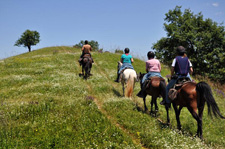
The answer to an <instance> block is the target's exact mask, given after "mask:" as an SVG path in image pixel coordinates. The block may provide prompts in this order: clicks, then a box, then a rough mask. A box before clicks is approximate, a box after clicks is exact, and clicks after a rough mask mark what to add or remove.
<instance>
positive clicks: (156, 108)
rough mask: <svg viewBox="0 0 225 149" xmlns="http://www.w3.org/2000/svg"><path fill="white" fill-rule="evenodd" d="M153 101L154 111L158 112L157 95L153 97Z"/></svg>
mask: <svg viewBox="0 0 225 149" xmlns="http://www.w3.org/2000/svg"><path fill="white" fill-rule="evenodd" d="M154 103H155V111H156V112H158V110H159V107H158V105H157V96H156V97H154Z"/></svg>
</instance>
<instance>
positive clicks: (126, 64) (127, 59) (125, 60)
mask: <svg viewBox="0 0 225 149" xmlns="http://www.w3.org/2000/svg"><path fill="white" fill-rule="evenodd" d="M129 52H130V49H129V48H125V49H124V53H125V54H123V55H122V56H121V59H120V62H121V63H122V64H123V65H122V66H121V67H120V68H119V70H118V72H117V79H116V80H115V82H119V77H120V73H121V71H122V70H124V69H126V68H130V69H134V67H133V66H132V64H131V63H133V62H134V59H133V57H132V56H131V55H130V54H129Z"/></svg>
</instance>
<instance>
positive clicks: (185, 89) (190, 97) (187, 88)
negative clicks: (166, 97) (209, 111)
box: [176, 82, 197, 107]
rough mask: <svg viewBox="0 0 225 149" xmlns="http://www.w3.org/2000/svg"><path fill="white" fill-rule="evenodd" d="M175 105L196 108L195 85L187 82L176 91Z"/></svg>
mask: <svg viewBox="0 0 225 149" xmlns="http://www.w3.org/2000/svg"><path fill="white" fill-rule="evenodd" d="M176 102H177V104H178V105H182V106H184V107H186V106H187V105H190V104H192V106H193V107H197V92H196V83H195V82H187V83H185V84H184V85H183V86H182V87H181V88H180V89H179V90H178V97H177V101H176Z"/></svg>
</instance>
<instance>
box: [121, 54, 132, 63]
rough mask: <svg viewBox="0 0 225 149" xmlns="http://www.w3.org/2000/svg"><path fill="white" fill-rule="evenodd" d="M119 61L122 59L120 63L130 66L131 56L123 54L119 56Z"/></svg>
mask: <svg viewBox="0 0 225 149" xmlns="http://www.w3.org/2000/svg"><path fill="white" fill-rule="evenodd" d="M121 59H122V63H130V64H131V59H132V56H131V55H126V54H123V55H122V56H121Z"/></svg>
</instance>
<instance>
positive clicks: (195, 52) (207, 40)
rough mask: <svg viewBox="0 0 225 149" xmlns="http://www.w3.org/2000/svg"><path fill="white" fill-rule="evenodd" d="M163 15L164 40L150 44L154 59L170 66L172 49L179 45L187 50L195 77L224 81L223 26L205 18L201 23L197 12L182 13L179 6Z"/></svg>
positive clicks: (199, 14)
mask: <svg viewBox="0 0 225 149" xmlns="http://www.w3.org/2000/svg"><path fill="white" fill-rule="evenodd" d="M165 15H166V17H165V19H164V20H165V23H164V28H165V31H166V32H167V37H163V38H161V39H160V40H159V41H157V43H155V44H153V49H155V50H156V56H157V57H158V58H160V59H161V61H162V62H163V63H165V64H171V62H172V60H173V58H174V57H175V56H176V47H177V46H179V45H182V46H184V47H185V48H186V50H187V55H188V57H189V58H190V60H191V62H192V64H193V67H194V73H195V74H200V75H205V74H206V75H207V76H209V77H210V78H211V79H214V80H220V81H222V82H225V77H224V76H225V68H224V65H225V58H224V57H225V31H224V30H225V29H224V26H222V24H220V25H218V23H216V22H213V21H212V20H211V19H209V18H208V19H205V20H204V19H203V15H202V14H201V13H198V14H194V13H193V12H191V10H190V9H185V10H184V12H182V11H181V7H179V6H176V7H175V9H174V10H169V12H168V13H166V14H165Z"/></svg>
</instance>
